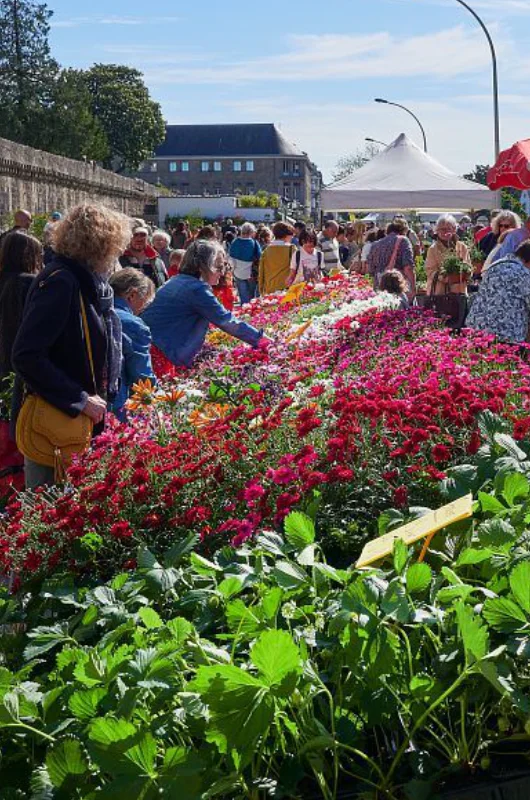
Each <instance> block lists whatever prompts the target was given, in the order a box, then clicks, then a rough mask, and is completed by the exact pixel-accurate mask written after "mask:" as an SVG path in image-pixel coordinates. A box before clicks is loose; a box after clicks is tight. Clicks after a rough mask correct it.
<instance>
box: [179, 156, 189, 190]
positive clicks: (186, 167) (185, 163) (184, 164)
mask: <svg viewBox="0 0 530 800" xmlns="http://www.w3.org/2000/svg"><path fill="white" fill-rule="evenodd" d="M180 168H181V170H182V172H189V171H190V162H189V161H183V162H182V164H181V165H180ZM186 185H187V184H186Z"/></svg>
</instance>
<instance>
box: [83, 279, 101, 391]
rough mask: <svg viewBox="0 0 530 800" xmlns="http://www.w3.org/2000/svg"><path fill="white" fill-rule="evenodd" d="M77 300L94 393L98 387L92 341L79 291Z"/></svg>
mask: <svg viewBox="0 0 530 800" xmlns="http://www.w3.org/2000/svg"><path fill="white" fill-rule="evenodd" d="M79 302H80V305H81V319H82V320H83V332H84V334H85V344H86V349H87V353H88V361H89V363H90V372H91V375H92V382H93V384H94V394H97V393H98V388H97V384H96V373H95V370H94V358H93V356H92V342H91V340H90V331H89V328H88V319H87V315H86V308H85V301H84V300H83V295H82V294H81V292H79Z"/></svg>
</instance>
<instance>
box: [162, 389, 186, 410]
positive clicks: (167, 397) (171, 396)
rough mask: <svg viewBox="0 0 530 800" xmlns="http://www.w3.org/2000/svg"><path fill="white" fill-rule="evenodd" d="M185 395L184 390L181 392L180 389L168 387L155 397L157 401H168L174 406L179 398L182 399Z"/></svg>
mask: <svg viewBox="0 0 530 800" xmlns="http://www.w3.org/2000/svg"><path fill="white" fill-rule="evenodd" d="M185 396H186V392H183V391H182V389H176V388H173V389H170V390H169V391H167V392H164V394H159V395H158V397H157V402H158V403H169V405H171V406H176V405H177V403H178V402H179V400H182V398H183V397H185Z"/></svg>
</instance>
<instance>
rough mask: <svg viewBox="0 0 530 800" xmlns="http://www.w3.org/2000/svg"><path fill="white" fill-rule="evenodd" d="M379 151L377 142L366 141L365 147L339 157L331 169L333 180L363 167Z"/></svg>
mask: <svg viewBox="0 0 530 800" xmlns="http://www.w3.org/2000/svg"><path fill="white" fill-rule="evenodd" d="M380 152H381V148H380V147H379V145H377V144H371V143H367V144H366V146H365V147H361V148H359V149H358V150H356V151H355V153H350V155H347V156H343V157H342V158H339V160H338V161H337V164H336V166H335V169H334V170H333V172H332V173H331V174H332V178H333V180H334V181H340V180H342V178H347V177H348V175H351V174H352V172H355V170H357V169H359V168H360V167H364V165H365V164H367V163H368V162H369V161H371V160H372V158H373V157H374V156H376V155H378V153H380Z"/></svg>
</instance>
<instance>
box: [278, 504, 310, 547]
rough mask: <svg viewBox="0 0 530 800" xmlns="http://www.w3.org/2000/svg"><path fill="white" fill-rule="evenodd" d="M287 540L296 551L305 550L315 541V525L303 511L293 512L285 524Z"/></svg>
mask: <svg viewBox="0 0 530 800" xmlns="http://www.w3.org/2000/svg"><path fill="white" fill-rule="evenodd" d="M284 530H285V538H286V539H287V541H288V542H289V544H290V545H291V546H292V547H294V548H295V549H296V550H303V549H304V547H307V545H309V544H313V542H314V541H315V523H314V522H313V520H312V519H311V517H308V516H307V514H303V513H302V512H301V511H291V513H290V514H288V516H287V517H286V518H285V522H284Z"/></svg>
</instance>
